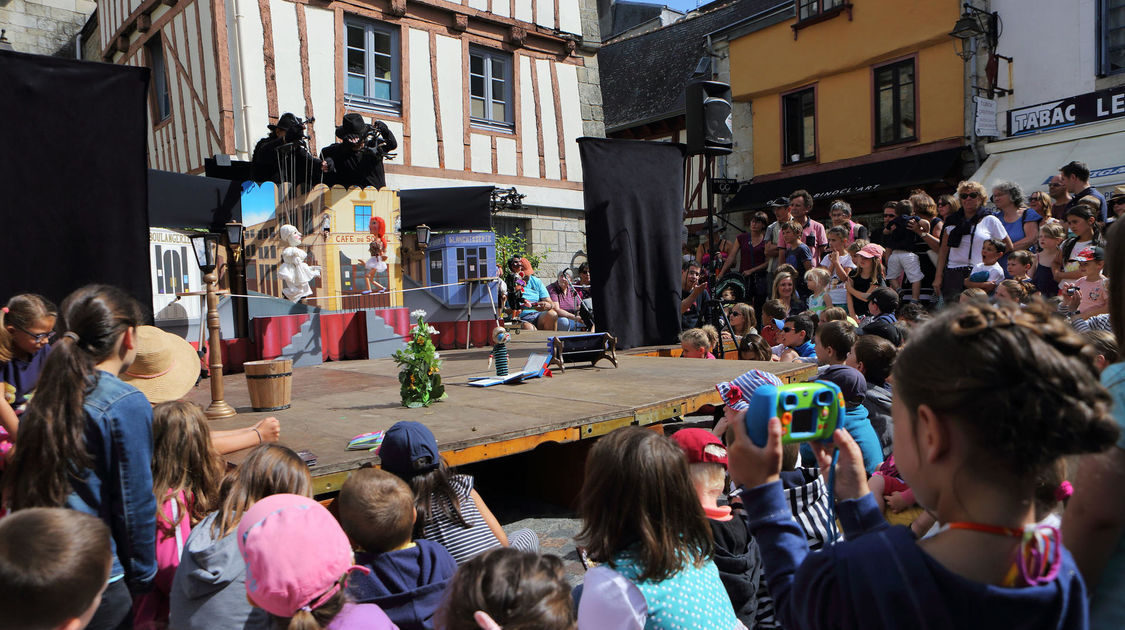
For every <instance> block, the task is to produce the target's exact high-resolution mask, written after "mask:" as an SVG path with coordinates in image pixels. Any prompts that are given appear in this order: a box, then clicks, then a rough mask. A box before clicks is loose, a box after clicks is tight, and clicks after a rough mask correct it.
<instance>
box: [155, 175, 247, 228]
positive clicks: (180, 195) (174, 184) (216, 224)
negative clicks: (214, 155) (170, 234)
mask: <svg viewBox="0 0 1125 630" xmlns="http://www.w3.org/2000/svg"><path fill="white" fill-rule="evenodd" d="M241 202H242V185H241V184H240V183H239V182H232V181H229V180H225V179H215V178H214V177H200V176H198V175H184V174H183V173H172V172H169V171H158V170H156V169H149V171H148V223H149V225H152V226H154V227H162V228H203V229H210V230H211V231H213V232H224V233H225V229H226V228H225V227H224V226H225V225H226V224H227V222H228V221H230V220H231V219H235V220H237V221H242V203H241Z"/></svg>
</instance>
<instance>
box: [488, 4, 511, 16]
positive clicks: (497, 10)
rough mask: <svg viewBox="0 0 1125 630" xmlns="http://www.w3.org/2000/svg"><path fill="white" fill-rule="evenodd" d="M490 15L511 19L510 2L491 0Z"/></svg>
mask: <svg viewBox="0 0 1125 630" xmlns="http://www.w3.org/2000/svg"><path fill="white" fill-rule="evenodd" d="M492 13H494V14H495V15H498V16H500V17H512V0H492Z"/></svg>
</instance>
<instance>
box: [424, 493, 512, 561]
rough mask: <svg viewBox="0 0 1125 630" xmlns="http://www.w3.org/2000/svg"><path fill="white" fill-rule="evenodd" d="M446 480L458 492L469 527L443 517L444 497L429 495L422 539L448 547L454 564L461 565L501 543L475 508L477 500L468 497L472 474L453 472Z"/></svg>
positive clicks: (462, 513) (462, 512)
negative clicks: (428, 506) (426, 518)
mask: <svg viewBox="0 0 1125 630" xmlns="http://www.w3.org/2000/svg"><path fill="white" fill-rule="evenodd" d="M449 483H450V485H452V486H453V491H454V492H455V493H456V494H457V497H458V499H460V508H461V516H462V517H463V518H464V519H465V522H466V523H468V524H469V526H468V527H464V526H462V525H461V524H460V523H458V522H457V521H455V520H453V519H450V518H448V517H446V516H445V513H444V512H443V511H442V509H441V501H444V500H445V499H443V498H442V497H441V496H440V495H437V494H433V495H431V496H430V501H431V502H432V503H431V505H432V507H431V510H430V520H429V522H427V523H426V525H425V528H424V529H423V532H422V538H425V539H427V540H432V541H434V542H436V543H438V544H440V545H441V546H442V547H445V548H446V549H448V550H449V553H450V554H451V555H452V556H453V559H454V560H456V561H457V564H461V563H462V562H465V561H466V560H468V559H469V558H472V557H473V556H475V555H477V554H479V553H482V552H484V551H488V550H489V549H492V548H493V547H499V546H501V545H500V540H499V539H497V538H496V535H495V534H493V533H492V530H491V529H489V527H488V523H485V522H484V517H483V516H481V514H480V510H478V509H477V504H476V502H475V501H473V498H472V496H470V492H472V490H473V478H472V476H470V475H453V476H451V477H450V479H449Z"/></svg>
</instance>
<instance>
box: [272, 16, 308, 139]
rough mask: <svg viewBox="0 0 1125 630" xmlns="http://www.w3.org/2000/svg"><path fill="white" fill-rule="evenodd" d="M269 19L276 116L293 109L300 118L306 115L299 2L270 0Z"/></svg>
mask: <svg viewBox="0 0 1125 630" xmlns="http://www.w3.org/2000/svg"><path fill="white" fill-rule="evenodd" d="M270 18H271V19H272V21H273V51H274V52H273V56H274V69H275V71H276V77H277V80H276V83H277V115H278V116H280V115H282V114H284V113H285V112H292V113H293V114H294V115H296V116H297V117H298V118H304V117H305V94H304V87H303V82H302V81H301V44H300V40H299V36H298V35H297V5H296V4H293V3H292V2H286V1H285V0H270ZM310 41H315V40H310Z"/></svg>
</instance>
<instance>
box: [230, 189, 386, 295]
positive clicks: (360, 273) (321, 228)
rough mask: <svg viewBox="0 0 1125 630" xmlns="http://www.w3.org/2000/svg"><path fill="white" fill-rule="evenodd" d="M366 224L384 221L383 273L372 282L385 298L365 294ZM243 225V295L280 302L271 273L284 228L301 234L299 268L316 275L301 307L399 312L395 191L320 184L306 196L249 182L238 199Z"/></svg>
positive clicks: (369, 235)
mask: <svg viewBox="0 0 1125 630" xmlns="http://www.w3.org/2000/svg"><path fill="white" fill-rule="evenodd" d="M372 217H379V218H381V219H382V220H383V224H384V225H385V226H386V235H385V238H386V243H387V247H386V250H385V252H384V254H385V255H386V257H387V261H386V262H387V266H386V269H385V270H383V271H379V272H376V274H375V277H374V278H372V280H373V281H374V282H377V283H379V285H382V286H383V287H386V288H387V289H389V291H388V292H384V293H378V292H376V293H371V294H364V291H367V290H368V289H369V287H368V284H367V279H366V274H367V267H366V262H367V260H368V259H369V258H370V257H371V253H370V251H369V248H370V246H371V243H372V242H373V241H374V240H375V235H374V234H372V233H371V231H370V229H369V228H370V225H371V219H372ZM242 222H243V224H244V225H245V226H246V228H245V229H246V234H245V237H244V239H243V241H244V248H243V255H244V256H245V260H246V287H247V289H248V290H249V291H256V292H258V293H263V294H266V295H272V296H275V297H279V298H280V297H283V296H282V292H281V290H282V282H281V279H280V278H279V277H278V275H277V267H278V264H280V263H281V251H282V250H283V249H284V248H285V244H284V243H282V242H281V239H280V238H279V236H278V230H279V229H280V228H281V226H283V225H286V224H289V225H293V226H294V227H296V228H297V229H298V230H300V232H301V246H302V248H303V249H304V250H305V251H307V252H308V258H306V259H305V262H306V263H308V264H309V265H310V266H315V267H320V268H321V273H320V277H319V278H317V279H315V280H314V281H313V282H312V283H310V288H311V289H312V291H313V294H312V295H311V296H309V297H307V298H305V302H306V303H307V304H309V305H313V306H318V307H321V308H324V309H328V310H355V309H361V308H380V307H391V306H402V293H400V292H399V291H401V289H402V271H401V264H400V260H399V256H400V253H401V252H400V245H401V240H400V235H399V232H398V226H399V201H398V194H397V193H396V192H395V191H393V190H388V189H386V188H384V189H382V190H376V189H374V188H351V189H348V190H345V189H344V188H342V187H339V186H336V187H333V188H328V187H327V186H324V185H318V186H316V187H315V188H313V189H312V190H311V191H310V192H308V193H303V194H296V195H288V194H282V193H281V192H279V190H278V188H277V187H276V186H275V185H274V184H273V183H269V182H267V183H266V184H263V185H258V184H255V183H252V182H247V183H246V184H244V185H243V192H242ZM371 288H375V289H376V290H377V287H374V286H373V287H371Z"/></svg>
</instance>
